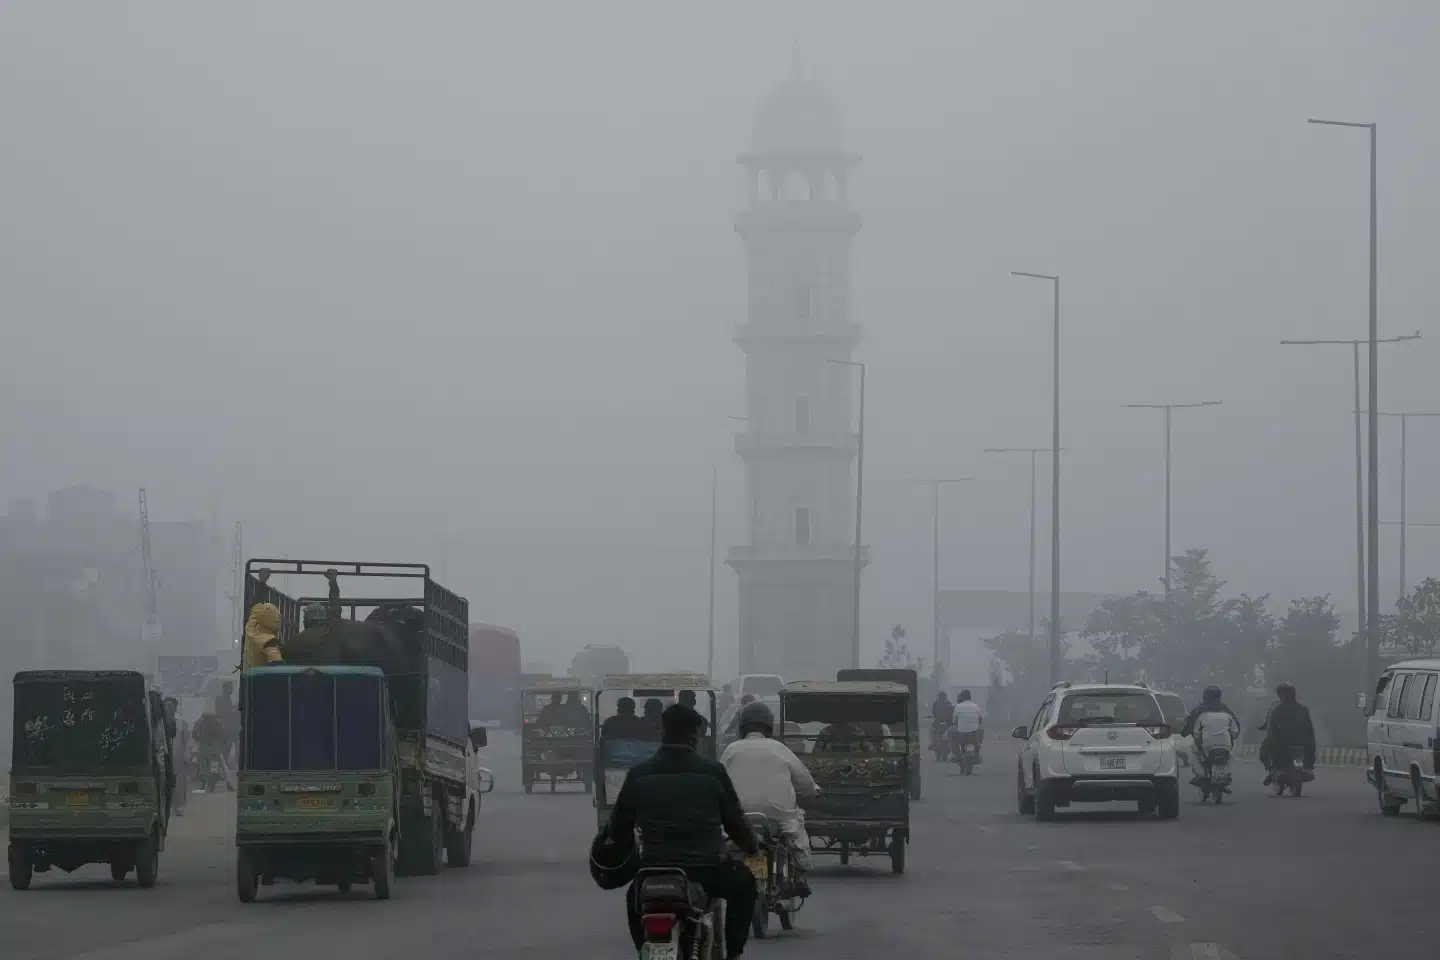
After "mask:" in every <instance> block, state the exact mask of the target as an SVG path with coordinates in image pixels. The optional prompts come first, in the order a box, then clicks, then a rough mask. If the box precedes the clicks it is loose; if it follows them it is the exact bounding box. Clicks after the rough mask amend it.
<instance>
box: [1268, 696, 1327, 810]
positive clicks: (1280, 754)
mask: <svg viewBox="0 0 1440 960" xmlns="http://www.w3.org/2000/svg"><path fill="white" fill-rule="evenodd" d="M1275 696H1276V697H1278V698H1279V702H1278V703H1276V704H1275V706H1274V707H1272V708H1271V710H1270V716H1268V717H1266V718H1265V740H1264V742H1263V743H1261V744H1260V756H1261V757H1262V758H1263V759H1264V761H1265V765H1266V772H1265V785H1266V786H1267V787H1268V786H1269V785H1270V784H1271V783H1273V782H1274V780H1275V767H1276V766H1277V765H1278V764H1280V763H1282V762H1283V758H1285V757H1287V756H1289V754H1290V752H1291V751H1292V750H1293V749H1294V748H1295V747H1299V748H1301V750H1303V751H1304V760H1303V763H1304V767H1305V769H1306V770H1313V769H1314V768H1315V725H1314V724H1313V723H1312V722H1311V720H1310V708H1309V707H1306V706H1305V705H1303V704H1302V703H1300V702H1299V701H1298V700H1296V699H1295V685H1294V684H1292V683H1290V682H1288V681H1285V680H1282V681H1280V683H1278V684H1276V685H1275Z"/></svg>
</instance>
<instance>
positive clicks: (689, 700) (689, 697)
mask: <svg viewBox="0 0 1440 960" xmlns="http://www.w3.org/2000/svg"><path fill="white" fill-rule="evenodd" d="M678 699H679V701H680V703H682V704H683V705H685V706H687V707H689V708H690V709H691V710H694V711H695V713H696V714H697V715H698V716H699V717H700V736H702V737H703V736H705V728H706V727H707V726H709V724H710V721H708V720H706V719H705V715H704V714H703V713H700V708H699V707H698V706H696V704H697V703H698V701H697V700H696V697H695V691H694V690H681V691H680V696H679V698H678Z"/></svg>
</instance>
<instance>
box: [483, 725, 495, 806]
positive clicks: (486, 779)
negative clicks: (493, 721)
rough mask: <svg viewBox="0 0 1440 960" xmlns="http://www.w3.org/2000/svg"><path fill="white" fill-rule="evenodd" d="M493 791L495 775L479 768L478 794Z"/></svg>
mask: <svg viewBox="0 0 1440 960" xmlns="http://www.w3.org/2000/svg"><path fill="white" fill-rule="evenodd" d="M481 731H482V732H483V731H484V728H483V727H482V728H481ZM494 789H495V774H493V773H491V772H490V771H489V770H487V769H485V768H484V767H481V768H480V792H481V793H489V792H490V791H492V790H494Z"/></svg>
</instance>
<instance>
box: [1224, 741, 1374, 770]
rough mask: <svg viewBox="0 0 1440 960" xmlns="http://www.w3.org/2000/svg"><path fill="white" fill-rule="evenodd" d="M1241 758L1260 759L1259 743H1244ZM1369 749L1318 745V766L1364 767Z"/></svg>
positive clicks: (1240, 749)
mask: <svg viewBox="0 0 1440 960" xmlns="http://www.w3.org/2000/svg"><path fill="white" fill-rule="evenodd" d="M1236 752H1237V755H1238V756H1239V757H1240V759H1241V760H1259V759H1260V757H1259V753H1260V745H1259V744H1258V743H1242V744H1240V746H1239V748H1238V749H1237V751H1236ZM1367 754H1368V751H1367V750H1366V749H1365V748H1364V747H1318V748H1317V749H1316V750H1315V765H1316V766H1317V767H1363V766H1366V765H1367V760H1366V756H1367Z"/></svg>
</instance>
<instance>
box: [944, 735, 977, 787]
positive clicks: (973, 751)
mask: <svg viewBox="0 0 1440 960" xmlns="http://www.w3.org/2000/svg"><path fill="white" fill-rule="evenodd" d="M950 738H951V739H952V740H953V741H954V742H953V743H951V744H950V756H951V757H952V758H953V759H954V761H955V764H956V766H958V767H959V768H960V769H961V770H962V771H964V773H965V776H967V777H968V776H970V774H972V773H973V772H974V771H975V765H976V764H978V763H979V762H980V744H979V743H978V742H977V738H978V734H968V735H967V734H963V733H962V734H957V733H955V732H954V731H953V730H952V731H951V734H950Z"/></svg>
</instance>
